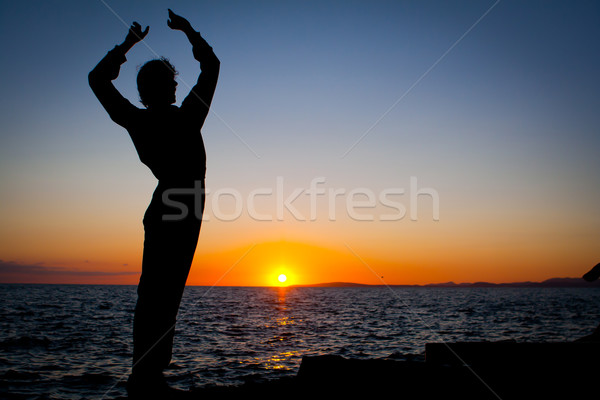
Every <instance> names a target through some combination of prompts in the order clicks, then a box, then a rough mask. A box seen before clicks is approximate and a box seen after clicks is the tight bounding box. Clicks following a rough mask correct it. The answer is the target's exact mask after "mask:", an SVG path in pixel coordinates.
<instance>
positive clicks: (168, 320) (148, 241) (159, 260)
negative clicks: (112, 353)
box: [132, 221, 200, 385]
mask: <svg viewBox="0 0 600 400" xmlns="http://www.w3.org/2000/svg"><path fill="white" fill-rule="evenodd" d="M199 230H200V223H199V222H198V223H196V224H190V223H188V222H187V221H186V222H161V223H159V224H156V225H154V226H153V225H151V224H148V225H146V234H145V240H144V256H143V261H142V276H141V277H140V283H139V286H138V301H137V304H136V309H135V317H134V326H133V341H134V351H133V372H132V380H135V381H138V382H140V384H142V385H144V383H148V384H155V383H157V382H159V383H161V382H162V379H163V378H162V371H163V370H164V369H165V368H166V367H167V366H168V365H169V363H170V361H171V355H172V347H173V337H174V333H175V323H176V317H177V312H178V309H179V304H180V302H181V297H182V295H183V290H184V288H185V282H186V280H187V276H188V273H189V270H190V266H191V263H192V259H193V256H194V251H195V249H196V244H197V241H198V233H199ZM161 384H162V383H161Z"/></svg>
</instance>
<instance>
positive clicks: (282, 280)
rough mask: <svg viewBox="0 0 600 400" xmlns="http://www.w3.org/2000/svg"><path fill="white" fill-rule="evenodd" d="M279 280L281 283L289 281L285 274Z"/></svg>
mask: <svg viewBox="0 0 600 400" xmlns="http://www.w3.org/2000/svg"><path fill="white" fill-rule="evenodd" d="M277 280H278V281H279V282H281V283H283V282H285V281H287V276H285V275H284V274H281V275H279V276H278V277H277Z"/></svg>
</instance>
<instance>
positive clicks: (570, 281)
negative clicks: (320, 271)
mask: <svg viewBox="0 0 600 400" xmlns="http://www.w3.org/2000/svg"><path fill="white" fill-rule="evenodd" d="M370 286H383V285H365V284H362V283H352V282H327V283H316V284H312V285H290V286H289V287H370ZM389 286H394V287H426V288H436V287H437V288H440V287H442V288H444V287H447V288H452V287H455V288H477V287H482V288H485V287H520V288H528V287H531V288H561V287H568V288H587V287H597V288H600V280H597V281H595V282H586V281H584V280H583V279H581V278H550V279H546V280H545V281H542V282H530V281H526V282H510V283H491V282H471V283H454V282H445V283H429V284H426V285H389Z"/></svg>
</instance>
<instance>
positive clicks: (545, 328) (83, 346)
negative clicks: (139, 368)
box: [0, 284, 600, 400]
mask: <svg viewBox="0 0 600 400" xmlns="http://www.w3.org/2000/svg"><path fill="white" fill-rule="evenodd" d="M0 299H1V303H0V315H1V318H0V324H1V329H0V398H6V399H39V400H41V399H56V400H58V399H61V400H62V399H65V400H66V399H97V400H108V399H119V398H123V397H125V396H126V391H125V381H126V379H127V376H128V374H129V372H130V367H131V354H132V340H131V331H132V322H133V311H134V307H135V301H136V287H135V286H108V285H106V286H105V285H24V284H23V285H21V284H10V285H9V284H5V285H0ZM599 323H600V290H599V289H597V288H509V287H495V288H434V287H393V286H390V287H386V286H372V287H336V288H333V287H327V288H317V287H295V288H267V287H265V288H259V287H194V286H192V287H187V288H186V289H185V294H184V298H183V301H182V304H181V308H180V312H179V316H178V322H177V327H176V336H175V345H174V350H173V359H172V363H171V365H170V367H169V369H168V370H167V371H166V372H165V375H166V376H167V379H168V381H169V382H170V384H171V385H172V386H174V387H178V388H181V389H190V388H198V387H207V386H221V385H240V384H243V383H245V382H263V381H268V380H272V379H277V378H281V377H291V376H294V375H295V374H296V373H297V371H298V368H299V366H300V362H301V360H302V357H303V356H314V355H325V354H329V355H331V354H334V355H341V356H344V357H347V358H360V359H367V358H388V359H397V360H412V361H424V359H425V354H424V353H425V344H426V343H432V342H455V341H483V340H485V341H501V340H516V341H518V342H538V341H545V342H561V341H573V340H576V339H578V338H580V337H582V336H585V335H588V334H590V333H591V332H592V331H593V330H594V329H595V328H596V326H597V325H598V324H599Z"/></svg>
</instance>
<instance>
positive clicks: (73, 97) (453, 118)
mask: <svg viewBox="0 0 600 400" xmlns="http://www.w3.org/2000/svg"><path fill="white" fill-rule="evenodd" d="M167 8H171V9H173V11H175V12H176V13H178V14H180V15H182V16H184V17H186V18H187V19H188V20H189V21H190V23H191V24H192V26H193V27H194V28H195V29H196V30H198V31H200V32H201V34H202V35H203V37H204V38H205V39H206V40H207V41H208V42H209V43H210V45H211V46H212V47H213V49H214V51H215V54H216V55H217V56H218V57H219V59H220V61H221V72H220V78H219V83H218V85H217V90H216V93H215V97H214V100H213V104H212V108H211V113H210V114H209V116H208V118H207V120H206V122H205V124H204V127H203V129H202V132H203V137H204V141H205V146H206V150H207V176H206V186H207V188H208V189H209V194H208V198H207V209H206V212H205V215H204V221H203V224H202V231H201V234H200V239H199V242H198V248H197V251H196V255H195V258H194V262H193V265H192V270H191V272H190V276H189V279H188V284H191V285H208V286H212V285H241V286H263V285H276V284H278V282H277V277H278V276H279V275H280V274H285V275H287V276H288V280H287V281H286V284H310V283H319V282H330V281H343V282H359V283H366V284H382V283H384V284H425V283H439V282H447V281H455V282H474V281H489V282H514V281H526V280H531V281H540V280H544V279H548V278H551V277H579V276H581V275H582V274H583V273H585V272H586V271H587V270H588V269H589V268H591V267H592V266H593V265H594V264H596V263H597V262H599V261H600V212H599V211H598V205H599V204H600V179H599V178H598V171H600V157H598V154H599V150H600V135H599V127H600V113H598V110H599V109H600V77H599V76H598V73H597V71H598V70H600V65H599V64H600V40H599V39H600V24H598V20H599V17H600V5H599V4H598V3H597V2H593V1H572V2H559V1H528V2H522V1H511V0H502V1H495V0H494V1H483V0H482V1H370V2H367V1H302V2H300V1H287V2H280V1H252V2H250V1H172V2H166V1H120V2H117V1H110V0H104V1H103V0H98V1H94V0H90V1H85V2H81V1H38V2H34V3H29V2H2V3H1V5H0V10H1V11H0V18H1V23H0V30H1V35H0V41H1V45H2V48H3V49H5V50H4V54H5V57H4V58H3V62H2V63H0V85H1V87H2V95H1V96H0V282H33V283H98V284H104V283H106V284H109V283H110V284H113V283H116V284H136V283H137V281H138V279H139V274H140V271H141V255H142V244H143V235H144V232H143V226H142V218H143V214H144V212H145V209H146V207H147V205H148V203H149V201H150V198H151V195H152V192H153V190H154V187H155V186H156V179H155V178H154V177H153V176H152V174H151V173H150V171H149V170H148V169H147V168H146V167H145V166H144V165H143V164H142V163H141V162H140V161H139V159H138V156H137V154H136V152H135V149H134V147H133V144H132V142H131V139H130V138H129V136H128V134H127V132H126V131H125V130H124V129H123V128H121V127H119V126H117V125H116V124H114V123H113V122H112V121H111V120H110V119H109V118H108V116H107V114H106V113H105V111H104V110H103V108H102V107H101V106H100V104H99V102H98V101H97V99H96V98H95V97H94V95H93V93H92V91H91V90H90V88H89V86H88V83H87V74H88V73H89V71H90V70H91V69H92V68H93V67H94V66H95V65H96V63H97V62H98V61H99V60H100V59H101V58H102V57H103V56H104V55H105V54H106V52H107V51H108V50H110V49H111V48H112V47H114V46H115V45H116V44H119V43H121V42H122V41H123V39H124V37H125V35H126V34H127V29H128V26H129V25H130V24H131V23H132V22H133V21H138V22H139V23H140V24H141V25H143V26H147V25H149V26H150V32H149V34H148V36H147V37H146V39H145V40H144V42H143V43H139V44H138V45H137V46H136V47H134V48H133V49H132V50H131V51H130V52H129V53H128V54H127V59H128V61H127V62H126V63H125V64H124V65H123V66H122V68H121V73H120V75H119V78H118V79H117V80H115V81H114V83H115V86H116V87H117V88H118V89H119V91H120V92H121V93H122V94H123V95H124V96H125V97H127V98H128V99H129V100H130V101H131V102H132V103H134V104H136V105H137V106H138V107H142V105H141V104H140V103H139V98H138V94H137V89H136V86H135V77H136V73H137V68H138V67H139V66H140V65H142V64H143V63H144V62H146V61H148V60H150V59H153V58H156V57H157V56H165V57H167V58H168V59H169V60H170V61H171V62H172V63H173V64H174V65H175V67H176V68H177V70H178V71H179V75H178V83H179V85H178V89H177V98H178V102H177V103H176V104H180V102H181V100H182V99H183V98H184V97H185V96H186V95H187V93H188V92H189V88H190V84H193V83H195V81H196V79H197V76H198V73H199V67H198V64H197V62H196V61H195V60H194V59H193V57H192V53H191V46H190V45H189V43H188V41H187V39H186V38H185V36H184V35H183V34H182V33H181V32H176V31H172V30H170V28H168V27H167V25H166V20H167ZM311 193H312V194H311Z"/></svg>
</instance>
